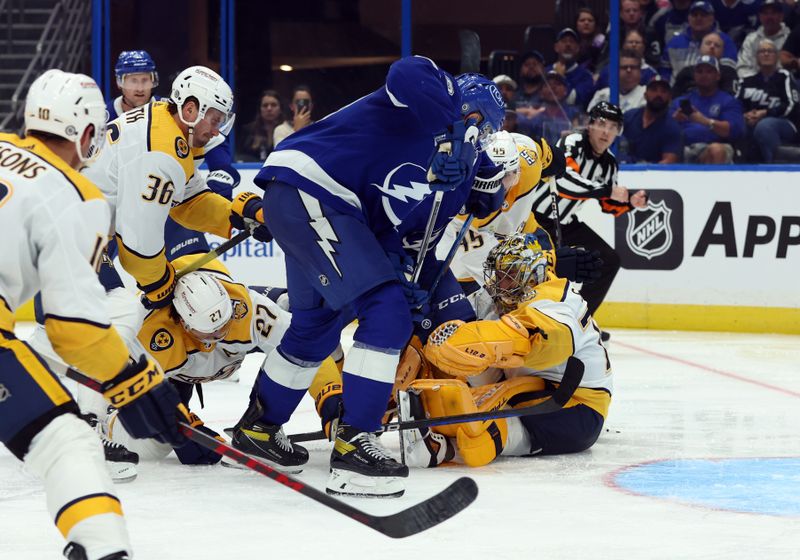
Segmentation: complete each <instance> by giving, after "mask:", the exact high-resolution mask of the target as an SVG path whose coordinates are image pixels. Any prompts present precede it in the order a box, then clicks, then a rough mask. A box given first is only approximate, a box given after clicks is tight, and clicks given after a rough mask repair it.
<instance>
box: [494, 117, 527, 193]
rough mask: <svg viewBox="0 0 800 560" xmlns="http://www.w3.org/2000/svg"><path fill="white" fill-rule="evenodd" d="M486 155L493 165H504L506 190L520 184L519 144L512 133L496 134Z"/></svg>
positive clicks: (501, 132) (503, 131) (502, 131)
mask: <svg viewBox="0 0 800 560" xmlns="http://www.w3.org/2000/svg"><path fill="white" fill-rule="evenodd" d="M486 154H487V155H488V156H489V159H491V160H492V163H494V164H495V165H502V166H503V171H504V172H505V175H504V177H503V186H504V187H505V188H506V190H508V189H510V188H511V187H513V186H514V185H516V184H517V183H518V182H519V176H520V169H519V152H518V151H517V144H516V142H515V141H514V137H513V136H511V133H510V132H506V131H505V130H501V131H499V132H496V133H495V134H494V141H493V142H492V143H491V144H490V145H489V147H488V148H487V150H486Z"/></svg>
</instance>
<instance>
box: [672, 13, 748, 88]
mask: <svg viewBox="0 0 800 560" xmlns="http://www.w3.org/2000/svg"><path fill="white" fill-rule="evenodd" d="M716 27H717V25H716V22H715V21H714V8H712V7H711V4H709V3H708V1H707V0H698V1H696V2H694V3H693V4H692V6H691V8H690V9H689V27H687V29H686V30H685V31H684V32H683V33H681V34H680V35H676V36H675V37H673V38H672V39H671V40H670V41H669V43H667V48H666V49H665V50H664V54H663V55H662V58H661V75H662V76H664V77H665V78H667V79H669V80H671V81H672V82H673V83H674V77H675V76H677V75H678V73H679V72H680V71H681V70H682V69H683V68H684V67H685V66H692V65H694V63H695V61H696V60H697V57H698V56H700V43H701V41H702V40H703V37H705V36H706V35H707V34H708V33H710V32H711V31H714V30H715V28H716ZM718 33H719V36H720V37H721V38H722V42H723V45H724V46H723V51H722V56H721V57H720V63H721V64H728V65H729V66H731V67H733V68H735V67H736V45H735V44H734V43H733V41H732V40H731V38H730V37H728V35H726V34H725V33H723V32H721V31H719V32H718Z"/></svg>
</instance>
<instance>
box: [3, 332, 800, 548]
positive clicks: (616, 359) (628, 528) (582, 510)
mask: <svg viewBox="0 0 800 560" xmlns="http://www.w3.org/2000/svg"><path fill="white" fill-rule="evenodd" d="M609 353H610V356H611V360H612V365H613V368H614V375H615V381H614V384H615V393H614V400H613V402H612V405H611V412H610V416H609V419H608V421H607V423H606V428H607V430H606V432H605V433H604V434H603V435H602V436H601V438H600V440H599V441H598V442H597V444H596V445H595V446H594V447H593V448H592V449H591V450H589V451H587V452H584V453H580V454H577V455H569V456H560V457H542V458H514V459H508V458H503V459H501V460H498V461H497V462H495V463H493V464H492V465H490V466H487V467H484V468H481V469H468V468H466V467H462V466H451V467H445V468H442V467H440V468H438V469H431V470H414V471H412V473H411V477H410V479H409V480H408V483H407V490H406V494H405V496H404V497H402V498H400V499H397V500H386V501H377V500H349V501H350V502H351V503H353V504H354V505H356V507H359V508H362V509H364V510H367V511H368V512H370V513H376V514H388V513H392V512H395V511H398V510H400V509H403V508H406V507H409V506H411V505H412V504H414V503H416V502H418V501H421V500H423V499H425V498H427V497H428V496H430V495H432V494H434V493H436V492H438V491H439V490H440V489H442V488H444V487H445V486H446V485H447V484H449V483H450V482H451V481H453V480H454V479H455V478H457V477H458V476H461V475H465V474H466V475H469V476H472V477H474V479H475V480H476V481H477V483H478V486H479V487H480V494H479V496H478V499H477V501H476V502H475V503H474V504H473V505H472V506H470V507H469V508H467V509H466V510H465V511H463V512H462V513H460V514H459V515H457V516H456V517H454V518H453V519H451V520H449V521H447V522H445V523H444V524H443V525H440V526H438V527H435V528H433V529H431V530H429V531H427V532H425V533H422V534H419V535H417V536H414V537H410V538H407V539H404V540H399V541H397V540H393V539H389V538H388V537H384V536H383V535H381V534H379V533H377V532H374V531H371V530H369V529H368V528H366V527H364V526H362V525H360V524H359V523H356V522H354V521H352V520H350V519H348V518H346V517H344V516H342V515H340V514H338V513H336V512H334V511H332V510H329V509H328V508H326V507H323V506H321V505H318V504H316V503H315V502H313V501H311V500H310V499H308V498H306V497H304V496H302V495H300V494H298V493H296V492H293V491H291V490H289V489H287V488H284V487H283V486H280V485H279V484H277V483H275V482H273V481H272V480H270V479H268V478H265V477H263V476H261V475H258V474H256V473H253V472H249V471H240V470H235V469H228V468H224V467H221V466H215V467H194V468H192V467H184V466H181V465H180V464H179V463H178V461H177V459H175V458H174V456H171V457H170V458H169V459H167V460H165V461H163V462H161V463H143V464H141V465H140V466H139V477H138V479H137V480H136V481H134V482H132V483H130V484H124V485H119V486H117V487H116V488H117V490H118V493H119V497H120V498H121V499H122V503H123V507H124V510H125V513H126V519H127V520H128V524H129V529H130V532H131V535H132V539H133V541H134V546H135V557H136V559H137V560H157V559H158V560H168V559H176V560H177V559H180V560H206V559H207V560H227V559H231V560H240V559H245V558H248V559H249V558H252V559H259V560H267V559H269V560H278V559H284V558H285V559H309V560H312V559H313V560H320V559H323V560H334V559H347V560H358V559H362V558H364V559H366V558H370V559H376V560H391V559H398V560H422V559H423V558H434V559H442V558H457V559H459V560H467V559H479V558H481V559H489V558H492V559H523V558H525V559H531V560H533V559H537V560H538V559H542V560H549V559H559V558H565V559H567V558H569V559H581V558H593V559H624V560H638V559H670V560H675V559H685V558H702V559H703V560H713V559H725V560H729V559H752V558H758V560H769V559H776V560H777V559H780V560H789V559H794V558H800V337H798V336H780V335H754V334H720V333H687V332H660V331H638V330H615V331H612V342H611V345H610V348H609ZM260 361H261V357H260V356H257V355H254V356H250V357H248V359H247V361H246V362H245V364H244V367H243V368H242V376H241V377H242V379H241V382H240V383H238V384H236V383H228V382H216V383H212V384H209V385H206V386H205V402H206V406H205V409H203V410H200V409H199V405H198V404H197V403H196V402H193V404H194V409H195V411H196V412H197V413H198V414H200V416H201V417H202V418H203V419H204V420H205V421H206V423H207V424H208V425H209V426H211V427H213V428H215V429H218V430H221V429H222V428H223V427H226V426H229V425H231V424H232V423H234V422H235V421H236V420H237V419H238V417H239V415H240V414H241V412H242V407H243V406H244V405H245V404H246V400H247V395H248V393H249V390H250V386H251V383H252V380H253V378H254V376H255V374H256V372H257V369H258V366H259V365H260ZM318 428H319V422H318V419H317V417H316V414H315V412H314V410H313V403H312V402H311V400H310V399H309V398H306V399H305V400H304V401H303V403H302V404H301V405H300V408H299V409H298V411H297V412H296V414H295V416H294V417H293V418H292V420H291V421H290V422H289V424H288V425H287V433H295V432H299V431H310V430H316V429H318ZM384 437H385V438H386V440H387V441H388V442H390V443H389V444H390V446H391V447H392V448H393V449H395V450H397V449H398V444H397V438H396V436H395V435H387V436H384ZM329 446H330V444H329V443H327V442H315V443H312V444H310V445H309V450H310V452H311V460H310V463H309V465H308V466H307V468H306V470H305V471H304V472H303V473H302V474H300V475H297V476H298V478H301V479H302V480H303V481H304V482H307V483H308V484H310V485H313V486H315V487H317V488H320V489H323V488H324V486H325V481H326V479H327V470H328V469H327V461H328V450H329V448H330V447H329ZM62 547H63V542H62V540H61V536H60V534H59V533H58V532H57V531H56V529H55V528H54V526H53V525H52V521H51V520H50V519H49V516H48V514H47V511H46V509H45V498H44V494H43V492H42V489H41V487H40V485H39V484H38V482H37V481H36V480H34V479H33V478H31V477H30V476H29V475H28V474H26V473H25V472H24V471H23V470H22V468H21V466H20V463H19V462H17V461H16V459H14V458H13V457H12V456H11V455H10V454H9V453H8V452H7V451H6V450H5V449H4V448H2V449H0V560H11V559H13V560H28V559H55V558H61V556H60V555H59V551H60V550H61V548H62Z"/></svg>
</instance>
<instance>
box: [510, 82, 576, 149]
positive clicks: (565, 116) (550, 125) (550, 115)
mask: <svg viewBox="0 0 800 560" xmlns="http://www.w3.org/2000/svg"><path fill="white" fill-rule="evenodd" d="M568 92H569V84H568V83H567V79H566V78H565V77H564V76H562V75H561V74H559V73H558V72H548V73H547V76H546V77H545V87H544V88H543V89H542V106H541V112H540V113H539V114H537V115H536V116H535V117H534V118H533V119H532V120H530V121H528V122H527V123H525V126H523V123H522V119H520V125H519V128H520V132H522V133H523V134H527V135H528V136H541V137H543V138H544V139H545V140H547V143H548V144H550V145H551V146H552V145H554V144H555V143H556V142H557V141H558V140H559V139H561V137H562V136H563V135H564V134H566V133H568V132H569V131H570V130H571V129H572V128H573V126H575V125H576V124H577V122H578V119H579V118H580V113H581V112H580V110H579V109H578V108H577V107H575V106H574V105H572V104H570V103H569V102H568V101H567V97H568Z"/></svg>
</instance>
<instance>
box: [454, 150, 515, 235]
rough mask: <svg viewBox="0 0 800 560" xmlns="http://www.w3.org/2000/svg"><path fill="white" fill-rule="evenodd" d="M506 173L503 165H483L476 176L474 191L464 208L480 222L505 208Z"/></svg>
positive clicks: (471, 191)
mask: <svg viewBox="0 0 800 560" xmlns="http://www.w3.org/2000/svg"><path fill="white" fill-rule="evenodd" d="M487 159H488V158H487ZM504 176H505V171H504V169H503V166H502V165H494V164H493V163H489V164H488V165H482V166H481V167H480V169H478V173H477V174H476V175H475V181H474V182H473V183H472V190H470V192H469V196H468V197H467V201H466V202H465V203H464V208H465V209H466V211H467V214H473V215H474V216H475V217H476V218H478V219H479V220H482V219H483V218H486V217H488V216H489V215H490V214H491V213H492V212H495V211H497V210H499V209H500V207H502V206H503V200H505V196H506V191H505V189H504V188H503V177H504Z"/></svg>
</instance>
